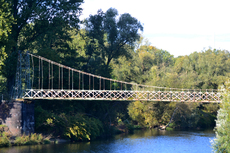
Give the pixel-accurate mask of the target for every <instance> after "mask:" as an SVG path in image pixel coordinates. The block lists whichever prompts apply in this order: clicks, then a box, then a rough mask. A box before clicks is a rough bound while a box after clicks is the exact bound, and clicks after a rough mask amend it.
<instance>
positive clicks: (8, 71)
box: [4, 0, 83, 90]
mask: <svg viewBox="0 0 230 153" xmlns="http://www.w3.org/2000/svg"><path fill="white" fill-rule="evenodd" d="M6 2H8V3H9V4H10V6H11V9H10V10H11V14H12V15H13V17H14V19H15V22H14V23H12V25H11V34H10V35H9V37H8V38H9V41H10V43H9V45H7V46H6V53H7V55H8V58H7V59H6V60H5V61H4V63H5V69H4V75H5V76H6V77H7V86H8V90H10V87H11V86H12V85H13V82H14V76H15V71H16V61H17V60H16V59H17V52H18V50H19V49H20V50H24V49H25V48H23V45H22V44H25V42H24V41H27V40H26V39H24V40H23V39H22V40H21V39H20V34H21V32H22V30H23V29H25V28H29V26H28V25H29V24H31V25H32V27H33V29H32V30H33V33H31V36H30V40H29V42H28V43H30V42H33V40H35V39H37V38H38V37H39V36H41V35H44V34H45V33H46V34H47V33H49V32H52V30H53V29H51V27H52V28H55V26H59V27H60V26H63V25H65V27H67V26H69V27H75V28H77V27H78V23H79V15H80V12H81V8H80V5H81V3H82V2H83V0H70V1H64V0H60V1H56V0H55V1H52V0H46V1H38V0H35V1H29V0H26V1H17V0H16V1H15V0H14V1H13V0H7V1H6ZM55 34H56V33H55ZM53 37H55V35H53ZM20 45H22V46H20Z"/></svg>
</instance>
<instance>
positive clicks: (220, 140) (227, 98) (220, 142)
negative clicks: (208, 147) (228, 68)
mask: <svg viewBox="0 0 230 153" xmlns="http://www.w3.org/2000/svg"><path fill="white" fill-rule="evenodd" d="M222 91H223V99H222V103H221V105H220V109H219V111H218V113H217V120H216V127H215V131H216V139H214V140H213V141H212V147H213V150H214V152H217V153H219V152H221V153H227V152H230V82H229V81H228V82H226V83H225V86H224V87H222Z"/></svg>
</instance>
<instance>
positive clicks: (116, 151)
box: [0, 129, 215, 153]
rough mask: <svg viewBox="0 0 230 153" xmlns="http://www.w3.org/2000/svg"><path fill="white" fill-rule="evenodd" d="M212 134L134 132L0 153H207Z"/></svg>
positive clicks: (205, 131) (22, 147)
mask: <svg viewBox="0 0 230 153" xmlns="http://www.w3.org/2000/svg"><path fill="white" fill-rule="evenodd" d="M214 137H215V133H214V132H213V130H203V131H160V130H155V129H152V130H149V129H148V130H137V131H134V134H121V135H117V136H115V137H114V138H110V139H106V140H97V141H92V142H81V143H64V144H49V145H34V146H16V147H10V148H1V149H0V152H1V153H210V152H212V148H211V143H210V140H211V139H214Z"/></svg>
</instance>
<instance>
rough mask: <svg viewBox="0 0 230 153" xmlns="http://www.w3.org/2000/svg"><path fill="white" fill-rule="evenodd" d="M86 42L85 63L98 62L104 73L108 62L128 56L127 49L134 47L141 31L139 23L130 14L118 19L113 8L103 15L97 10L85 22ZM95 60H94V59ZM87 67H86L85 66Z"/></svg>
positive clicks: (107, 67) (107, 68)
mask: <svg viewBox="0 0 230 153" xmlns="http://www.w3.org/2000/svg"><path fill="white" fill-rule="evenodd" d="M85 26H86V35H87V37H88V42H86V48H87V50H86V51H87V52H86V55H87V58H88V59H87V61H88V63H89V62H90V61H92V60H100V61H101V65H102V66H103V67H104V68H105V71H108V70H109V65H110V62H111V61H112V60H113V59H117V58H119V57H120V56H126V57H128V56H129V52H128V51H127V50H128V48H130V47H131V48H132V47H134V43H135V41H137V40H138V39H139V34H138V31H139V30H141V31H143V27H142V25H141V23H140V22H139V21H138V20H137V19H136V18H134V17H132V16H131V15H130V14H128V13H125V14H122V15H120V16H119V17H118V12H117V10H116V9H114V8H110V9H108V10H107V11H106V12H105V13H104V12H103V11H102V10H99V11H98V13H97V14H96V15H90V17H89V18H88V19H87V20H85ZM95 56H96V57H97V58H96V57H95ZM87 66H88V65H87Z"/></svg>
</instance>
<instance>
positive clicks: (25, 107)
mask: <svg viewBox="0 0 230 153" xmlns="http://www.w3.org/2000/svg"><path fill="white" fill-rule="evenodd" d="M0 122H1V124H3V125H6V126H7V127H8V128H9V131H8V132H9V133H10V134H11V135H12V136H19V135H22V134H26V135H28V134H31V133H34V123H35V122H34V103H33V102H28V101H12V102H2V103H1V104H0Z"/></svg>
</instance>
